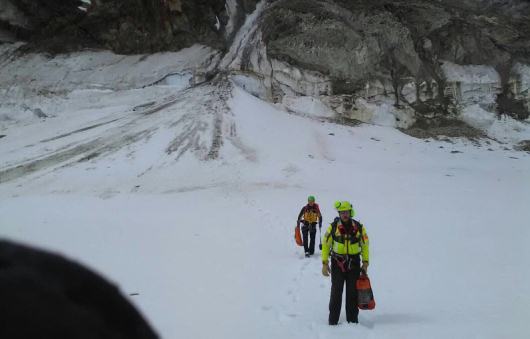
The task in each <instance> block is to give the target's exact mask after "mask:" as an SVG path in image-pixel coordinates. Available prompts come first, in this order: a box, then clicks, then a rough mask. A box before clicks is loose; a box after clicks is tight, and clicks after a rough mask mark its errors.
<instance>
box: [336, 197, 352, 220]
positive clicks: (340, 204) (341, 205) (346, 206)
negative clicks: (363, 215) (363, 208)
mask: <svg viewBox="0 0 530 339" xmlns="http://www.w3.org/2000/svg"><path fill="white" fill-rule="evenodd" d="M335 209H336V210H337V212H343V211H350V216H351V217H353V215H354V214H355V211H354V210H353V206H352V205H351V203H350V202H349V201H335Z"/></svg>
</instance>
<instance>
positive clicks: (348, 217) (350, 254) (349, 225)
mask: <svg viewBox="0 0 530 339" xmlns="http://www.w3.org/2000/svg"><path fill="white" fill-rule="evenodd" d="M335 209H336V210H337V212H338V213H339V218H335V220H334V221H333V222H332V223H331V225H329V227H328V229H327V231H326V233H325V234H324V239H323V243H322V274H323V275H324V276H326V277H327V276H329V274H330V271H331V296H330V299H329V319H328V322H329V324H330V325H337V323H338V322H339V317H340V309H341V304H342V291H343V288H344V284H346V320H347V321H348V322H349V323H358V322H359V320H358V315H359V309H358V308H357V289H356V286H355V285H356V282H357V279H358V278H359V275H360V272H361V270H363V271H364V272H365V273H366V272H367V270H368V261H369V248H368V245H369V243H368V234H367V233H366V229H365V227H364V226H363V225H362V224H361V223H359V222H358V221H356V220H354V219H353V216H354V211H353V207H352V205H351V203H349V202H348V201H337V202H335ZM330 258H331V268H330V266H329V261H330ZM361 258H362V266H361Z"/></svg>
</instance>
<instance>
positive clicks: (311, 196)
mask: <svg viewBox="0 0 530 339" xmlns="http://www.w3.org/2000/svg"><path fill="white" fill-rule="evenodd" d="M307 201H308V202H315V196H314V195H310V196H308V197H307Z"/></svg>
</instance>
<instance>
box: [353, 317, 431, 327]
mask: <svg viewBox="0 0 530 339" xmlns="http://www.w3.org/2000/svg"><path fill="white" fill-rule="evenodd" d="M425 322H429V318H427V317H424V316H421V315H419V314H406V313H383V314H374V315H372V316H371V317H370V318H369V319H366V318H365V317H363V316H360V321H359V324H360V325H361V326H364V327H367V328H370V329H372V328H374V327H375V326H384V325H394V324H414V323H416V324H418V323H425Z"/></svg>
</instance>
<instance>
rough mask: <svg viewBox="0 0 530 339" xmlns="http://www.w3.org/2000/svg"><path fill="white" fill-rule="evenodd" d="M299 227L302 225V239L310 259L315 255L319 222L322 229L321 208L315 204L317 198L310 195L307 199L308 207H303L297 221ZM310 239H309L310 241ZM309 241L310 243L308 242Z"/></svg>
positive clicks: (306, 254)
mask: <svg viewBox="0 0 530 339" xmlns="http://www.w3.org/2000/svg"><path fill="white" fill-rule="evenodd" d="M296 220H297V221H296V222H297V225H299V226H300V224H302V227H301V228H302V238H303V243H304V251H305V256H306V257H310V256H311V255H313V254H314V253H315V237H316V233H317V222H318V227H319V228H322V214H321V213H320V208H319V206H318V204H317V203H316V202H315V197H314V196H313V195H310V196H309V197H308V198H307V205H305V206H304V207H302V209H301V210H300V213H299V214H298V218H297V219H296ZM308 238H309V239H308ZM308 240H309V242H308Z"/></svg>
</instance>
